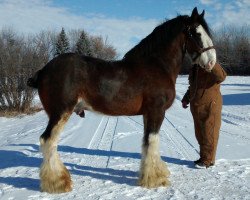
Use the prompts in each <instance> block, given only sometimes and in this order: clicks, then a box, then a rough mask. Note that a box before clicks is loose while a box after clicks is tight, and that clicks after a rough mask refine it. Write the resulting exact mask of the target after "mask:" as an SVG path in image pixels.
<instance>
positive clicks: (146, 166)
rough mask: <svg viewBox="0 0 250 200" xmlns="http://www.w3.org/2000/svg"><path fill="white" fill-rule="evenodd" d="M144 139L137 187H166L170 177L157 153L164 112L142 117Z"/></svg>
mask: <svg viewBox="0 0 250 200" xmlns="http://www.w3.org/2000/svg"><path fill="white" fill-rule="evenodd" d="M143 119H144V137H143V144H142V159H141V167H140V177H139V185H140V186H142V187H146V188H155V187H160V186H168V185H170V182H169V181H168V179H167V178H168V177H169V175H170V172H169V170H168V169H167V165H166V163H165V162H164V161H163V160H162V159H161V156H160V152H159V130H160V127H161V124H162V121H163V119H164V112H159V113H157V114H156V113H151V114H147V115H144V116H143Z"/></svg>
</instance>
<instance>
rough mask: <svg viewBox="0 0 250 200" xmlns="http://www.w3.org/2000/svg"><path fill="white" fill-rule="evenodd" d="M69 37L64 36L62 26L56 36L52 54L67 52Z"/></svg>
mask: <svg viewBox="0 0 250 200" xmlns="http://www.w3.org/2000/svg"><path fill="white" fill-rule="evenodd" d="M69 49H70V48H69V39H68V37H67V36H66V33H65V31H64V28H62V31H61V33H60V34H59V35H58V37H57V41H56V45H55V54H54V56H57V55H60V54H63V53H67V52H69Z"/></svg>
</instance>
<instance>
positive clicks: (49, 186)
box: [40, 113, 72, 193]
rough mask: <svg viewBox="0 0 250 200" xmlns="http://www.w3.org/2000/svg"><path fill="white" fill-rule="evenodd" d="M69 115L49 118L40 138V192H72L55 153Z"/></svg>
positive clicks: (63, 168) (67, 173)
mask: <svg viewBox="0 0 250 200" xmlns="http://www.w3.org/2000/svg"><path fill="white" fill-rule="evenodd" d="M69 116H70V114H69V113H65V114H63V115H61V116H60V117H50V120H49V123H48V126H47V128H46V130H45V132H44V133H43V134H42V135H41V137H40V144H41V150H42V153H43V163H42V165H41V168H40V180H41V184H40V187H41V191H42V192H48V193H63V192H69V191H71V190H72V182H71V178H70V174H69V172H68V170H67V169H66V167H65V166H64V164H63V163H62V161H61V160H60V158H59V154H58V152H57V143H58V138H59V134H60V132H61V131H62V129H63V127H64V125H65V123H66V122H67V120H68V119H69Z"/></svg>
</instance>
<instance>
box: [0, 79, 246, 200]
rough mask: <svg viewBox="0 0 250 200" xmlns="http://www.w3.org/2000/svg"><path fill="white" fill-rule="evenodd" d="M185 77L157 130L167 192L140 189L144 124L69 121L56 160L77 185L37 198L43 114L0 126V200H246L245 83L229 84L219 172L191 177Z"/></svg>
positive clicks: (193, 155)
mask: <svg viewBox="0 0 250 200" xmlns="http://www.w3.org/2000/svg"><path fill="white" fill-rule="evenodd" d="M187 86H188V85H187V77H186V76H182V77H179V78H178V80H177V84H176V89H177V95H176V100H175V102H174V105H173V106H172V107H171V109H170V110H169V111H168V112H166V117H165V120H164V122H163V125H162V127H161V132H160V136H161V148H160V149H161V155H162V157H163V160H164V161H166V162H167V164H168V167H169V169H170V171H171V176H170V181H171V186H170V187H168V188H163V187H161V188H157V189H145V188H141V187H138V186H137V184H136V182H137V178H138V169H139V164H140V149H141V140H142V132H143V126H142V117H141V116H138V117H124V116H122V117H108V116H102V115H97V114H94V113H89V112H87V113H86V118H85V119H82V118H79V117H78V116H76V115H72V117H71V118H70V121H69V122H68V123H67V126H66V128H65V130H64V132H63V133H62V135H61V139H60V142H59V153H60V155H61V158H62V160H63V162H64V163H65V165H66V166H67V168H68V169H69V170H70V173H71V175H72V179H73V182H74V189H73V191H72V192H70V193H66V194H59V195H58V194H57V195H51V194H47V193H41V192H40V191H39V175H38V174H39V166H40V164H41V162H42V157H41V153H40V152H39V143H38V140H39V136H40V134H41V133H42V132H43V131H44V129H45V127H46V124H47V116H46V114H45V113H44V112H43V111H41V112H39V113H37V114H35V115H32V116H24V117H16V118H11V119H7V118H0V199H1V200H2V199H11V200H12V199H18V200H22V199H23V200H26V199H36V200H37V199H60V200H64V199H65V200H71V199H84V200H85V199H86V200H95V199H119V200H130V199H141V200H144V199H190V200H191V199H214V200H215V199H216V200H218V199H250V135H249V130H250V77H228V78H227V80H226V81H225V82H224V83H223V84H222V94H223V98H224V106H223V112H222V127H221V134H220V141H219V146H218V153H217V162H216V166H214V167H213V168H210V169H195V168H194V166H193V162H192V161H193V160H195V159H197V158H198V145H197V142H196V140H195V138H194V130H193V123H192V116H191V114H190V112H189V109H187V110H184V109H182V108H181V103H180V99H181V98H182V96H183V94H184V93H185V90H186V89H187Z"/></svg>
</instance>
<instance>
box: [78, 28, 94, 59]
mask: <svg viewBox="0 0 250 200" xmlns="http://www.w3.org/2000/svg"><path fill="white" fill-rule="evenodd" d="M76 53H78V54H82V55H86V56H92V49H91V45H90V41H89V38H88V36H87V34H86V33H85V31H81V35H80V37H79V39H78V41H77V43H76Z"/></svg>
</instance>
